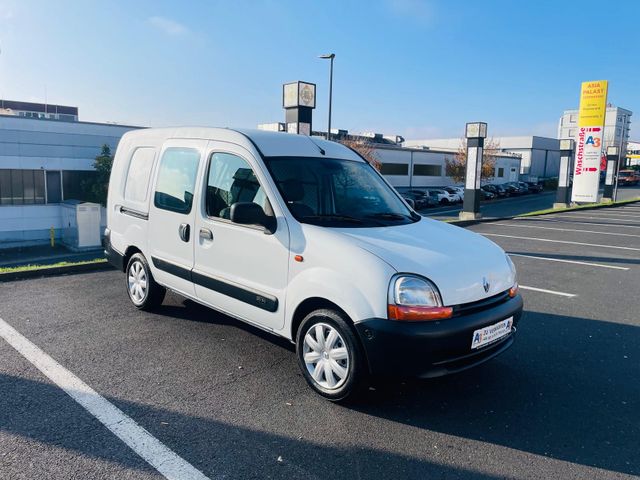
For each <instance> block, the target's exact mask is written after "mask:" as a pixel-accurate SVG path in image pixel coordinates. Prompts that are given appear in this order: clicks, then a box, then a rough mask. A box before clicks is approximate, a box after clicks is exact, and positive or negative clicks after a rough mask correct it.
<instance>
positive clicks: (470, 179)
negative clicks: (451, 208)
mask: <svg viewBox="0 0 640 480" xmlns="http://www.w3.org/2000/svg"><path fill="white" fill-rule="evenodd" d="M464 136H465V138H466V139H467V169H466V173H465V183H464V203H463V204H462V211H461V212H460V220H477V219H479V218H482V214H481V213H480V178H481V176H482V152H483V150H484V139H485V138H486V137H487V124H486V123H484V122H472V123H467V125H466V127H465V131H464Z"/></svg>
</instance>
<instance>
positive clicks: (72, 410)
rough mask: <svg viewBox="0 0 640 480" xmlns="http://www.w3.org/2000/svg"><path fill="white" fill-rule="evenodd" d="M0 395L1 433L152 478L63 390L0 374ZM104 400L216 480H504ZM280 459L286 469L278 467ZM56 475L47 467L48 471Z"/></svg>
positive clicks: (143, 465)
mask: <svg viewBox="0 0 640 480" xmlns="http://www.w3.org/2000/svg"><path fill="white" fill-rule="evenodd" d="M0 391H1V392H3V395H1V396H0V433H2V432H5V433H10V434H12V435H18V436H21V437H25V438H27V439H30V440H33V441H36V442H39V443H41V444H46V445H48V446H51V447H55V448H59V449H64V450H69V451H73V452H76V453H79V454H81V455H82V456H83V457H90V458H95V459H99V460H102V461H107V462H111V463H116V464H119V465H121V466H123V467H126V468H129V469H133V470H138V471H148V472H150V473H151V472H152V470H153V469H152V468H151V467H150V466H149V465H147V464H146V463H145V462H144V461H143V460H142V459H141V458H139V457H138V456H137V455H136V454H135V453H133V451H131V450H129V449H128V447H126V446H125V445H124V444H123V443H121V442H120V440H119V439H117V438H116V437H115V436H114V435H112V434H111V433H110V432H109V431H108V430H107V429H106V427H104V426H102V425H101V424H99V423H98V421H97V420H95V419H94V418H93V417H91V416H90V415H89V414H88V413H87V412H85V411H84V409H82V407H80V406H79V405H78V404H76V403H75V402H74V401H73V400H71V399H70V398H69V397H68V396H67V395H66V394H65V393H64V392H63V391H62V390H60V389H59V388H57V387H55V386H53V385H51V384H48V383H44V382H40V381H33V380H28V379H24V378H19V377H15V376H10V375H5V374H0ZM107 399H108V400H109V401H111V402H112V403H114V404H115V405H117V406H118V407H119V408H120V409H121V410H123V411H124V412H125V413H126V414H128V415H129V416H131V417H132V418H133V419H134V420H136V421H137V422H138V423H139V424H141V425H142V426H143V427H144V428H145V429H146V430H147V431H149V432H150V433H151V434H152V435H154V436H155V437H156V438H158V439H159V440H160V441H161V442H163V443H164V444H165V445H167V446H168V447H169V448H171V449H172V450H173V451H174V452H176V453H177V454H178V455H180V456H181V457H182V458H184V459H185V460H187V461H188V462H189V463H191V464H192V465H193V466H194V467H196V468H198V469H199V470H201V471H202V472H203V473H204V474H205V475H209V476H211V478H239V479H247V478H260V479H262V478H309V479H324V478H336V479H338V478H345V479H346V478H377V479H380V478H389V479H396V478H415V479H424V478H447V479H448V478H461V479H462V478H465V479H466V478H475V479H480V480H483V479H484V480H492V479H497V478H499V477H495V476H492V475H487V474H484V473H481V472H477V471H474V470H471V469H464V468H456V467H451V466H447V465H442V464H440V463H437V462H431V461H427V460H421V459H416V458H411V457H408V456H403V455H398V454H394V453H390V452H388V451H380V450H375V449H370V448H360V447H357V448H354V447H348V446H347V447H344V446H340V445H335V446H327V445H326V444H325V445H322V444H318V443H314V442H312V441H309V440H307V439H298V438H289V437H285V436H282V435H274V434H270V433H268V432H262V431H256V430H251V429H247V428H243V427H238V426H234V425H229V424H225V423H221V422H218V421H216V420H212V419H208V418H200V417H197V416H190V415H184V414H182V413H178V412H175V411H169V410H162V409H157V408H154V407H151V406H148V405H143V404H141V403H131V402H124V401H119V400H118V399H113V398H107ZM0 444H1V443H0ZM38 450H39V448H38ZM9 451H10V449H9ZM279 456H281V457H282V462H278V460H277V459H278V457H279ZM9 458H10V457H9ZM6 460H7V457H0V471H5V472H6V470H5V468H6V467H4V468H3V461H6ZM11 468H14V469H15V468H16V465H13V466H11ZM18 468H19V467H18ZM30 468H33V465H31V466H30ZM51 468H52V467H51V466H49V467H46V466H42V469H43V470H49V471H50V470H51ZM70 473H71V472H70V471H66V473H65V474H70Z"/></svg>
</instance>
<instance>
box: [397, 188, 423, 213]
mask: <svg viewBox="0 0 640 480" xmlns="http://www.w3.org/2000/svg"><path fill="white" fill-rule="evenodd" d="M401 195H402V197H403V198H404V199H405V200H410V201H409V202H408V203H409V204H410V205H412V206H413V208H414V209H415V210H422V209H423V208H426V207H427V198H428V197H427V196H426V195H424V194H420V193H414V192H404V193H402V194H401Z"/></svg>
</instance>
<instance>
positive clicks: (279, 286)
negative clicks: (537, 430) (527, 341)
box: [105, 128, 522, 400]
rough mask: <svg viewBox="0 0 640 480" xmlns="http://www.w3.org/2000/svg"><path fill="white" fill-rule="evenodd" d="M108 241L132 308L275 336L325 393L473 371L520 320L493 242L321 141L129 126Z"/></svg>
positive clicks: (116, 174) (509, 276)
mask: <svg viewBox="0 0 640 480" xmlns="http://www.w3.org/2000/svg"><path fill="white" fill-rule="evenodd" d="M105 248H106V253H107V256H108V258H109V259H110V261H111V262H112V263H113V264H114V265H115V266H116V267H117V268H119V269H121V270H123V271H124V272H126V287H127V291H128V293H129V297H130V299H131V301H132V302H133V304H134V305H135V306H136V307H138V308H140V309H151V308H154V307H157V306H159V305H160V304H161V303H162V300H163V298H164V295H165V292H166V289H170V290H173V291H174V292H177V293H179V294H180V295H183V296H185V297H188V298H190V299H192V300H194V301H196V302H199V303H202V304H204V305H207V306H209V307H211V308H214V309H216V310H219V311H220V312H224V313H225V314H227V315H230V316H232V317H235V318H237V319H239V320H242V321H244V322H247V323H250V324H252V325H255V326H256V327H259V328H261V329H264V330H267V331H269V332H272V333H274V334H276V335H280V336H282V337H285V338H287V339H289V340H291V341H292V342H294V343H295V344H296V349H297V357H298V361H299V364H300V367H301V369H302V372H303V374H304V377H305V379H306V380H307V382H308V383H309V385H310V386H311V387H312V388H313V389H314V390H315V391H316V392H318V393H319V394H321V395H323V396H324V397H326V398H329V399H331V400H341V399H344V398H346V397H347V396H348V395H350V394H351V393H353V392H354V391H356V390H357V389H358V388H359V387H361V386H363V385H366V382H367V379H368V378H369V376H370V375H376V376H377V375H396V376H397V375H409V376H417V377H433V376H439V375H444V374H448V373H453V372H457V371H460V370H463V369H466V368H469V367H472V366H474V365H478V364H479V363H482V362H484V361H486V360H488V359H490V358H492V357H494V356H496V355H498V354H499V353H501V352H503V351H505V350H506V349H507V348H508V347H509V346H510V345H511V344H512V343H513V338H514V333H515V330H516V324H517V322H518V319H519V317H520V315H521V313H522V298H521V296H520V295H518V285H517V283H516V272H515V268H514V266H513V263H512V262H511V261H510V260H509V258H508V257H507V256H506V255H505V253H504V251H503V250H502V249H501V248H499V247H498V246H497V245H495V244H494V243H492V242H490V241H489V240H487V239H485V238H484V237H482V236H480V235H476V234H474V233H472V232H470V231H467V230H464V229H461V228H458V227H454V226H450V225H447V224H446V223H443V222H439V221H435V220H430V219H427V218H423V217H422V216H420V215H419V214H417V213H415V212H414V211H413V210H412V209H411V208H410V207H409V206H408V205H407V204H406V203H405V202H404V200H403V199H402V197H401V196H400V195H399V194H398V193H397V192H396V191H395V190H394V189H393V188H392V187H390V186H389V184H387V182H386V181H385V180H384V179H383V178H382V176H381V175H380V174H379V173H378V172H377V171H376V170H375V169H374V168H373V167H372V166H371V165H369V164H368V163H367V162H366V161H365V160H364V159H363V158H362V157H360V156H359V155H358V154H357V153H356V152H354V151H353V150H351V149H349V148H347V147H345V146H343V145H341V144H338V143H334V142H328V141H325V140H321V139H318V138H317V137H307V136H302V135H290V134H285V133H274V132H265V131H238V130H229V129H221V128H175V129H147V130H136V131H132V132H129V133H126V134H125V135H124V136H123V137H122V140H121V141H120V144H119V146H118V150H117V153H116V156H115V160H114V163H113V169H112V172H111V181H110V183H109V198H108V205H107V229H106V231H105Z"/></svg>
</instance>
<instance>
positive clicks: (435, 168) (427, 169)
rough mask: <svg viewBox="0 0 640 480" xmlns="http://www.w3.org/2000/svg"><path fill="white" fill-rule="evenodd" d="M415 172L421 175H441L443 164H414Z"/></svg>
mask: <svg viewBox="0 0 640 480" xmlns="http://www.w3.org/2000/svg"><path fill="white" fill-rule="evenodd" d="M413 174H414V175H417V176H420V177H441V176H442V165H414V166H413Z"/></svg>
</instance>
